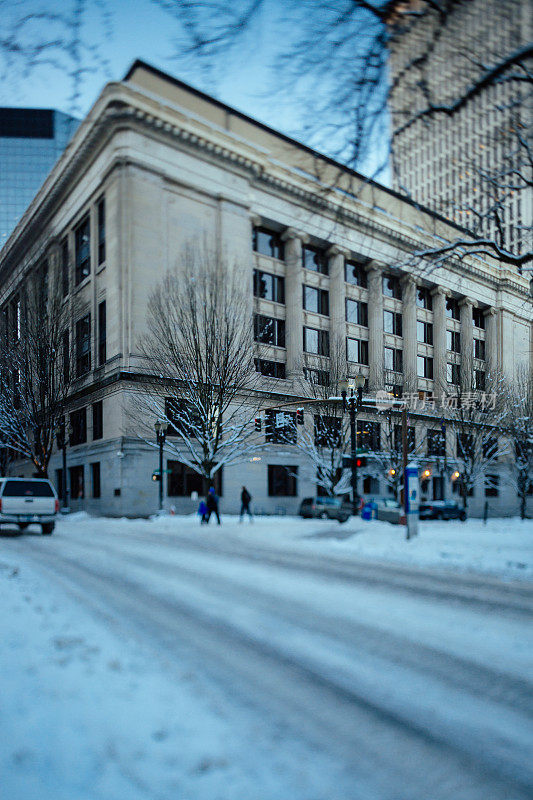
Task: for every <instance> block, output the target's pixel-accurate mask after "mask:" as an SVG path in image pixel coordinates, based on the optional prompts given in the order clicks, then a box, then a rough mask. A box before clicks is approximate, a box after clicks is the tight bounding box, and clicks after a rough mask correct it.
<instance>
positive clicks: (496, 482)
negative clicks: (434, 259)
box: [485, 475, 500, 497]
mask: <svg viewBox="0 0 533 800" xmlns="http://www.w3.org/2000/svg"><path fill="white" fill-rule="evenodd" d="M499 494H500V476H499V475H485V497H498V495H499Z"/></svg>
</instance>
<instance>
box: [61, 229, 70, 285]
mask: <svg viewBox="0 0 533 800" xmlns="http://www.w3.org/2000/svg"><path fill="white" fill-rule="evenodd" d="M68 267H69V264H68V239H67V238H66V237H65V238H64V239H63V241H62V242H61V288H62V293H63V297H66V296H67V295H68V290H69V275H68Z"/></svg>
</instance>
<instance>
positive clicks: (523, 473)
mask: <svg viewBox="0 0 533 800" xmlns="http://www.w3.org/2000/svg"><path fill="white" fill-rule="evenodd" d="M505 402H506V415H505V433H506V436H507V439H508V442H509V446H510V448H511V450H512V454H511V456H512V457H511V469H512V471H513V474H514V479H515V486H516V493H517V496H518V499H519V501H520V517H521V519H524V518H525V516H526V500H527V496H528V494H529V493H530V491H531V489H532V488H533V376H532V375H531V374H530V373H528V372H527V370H525V369H524V370H521V371H519V372H518V374H517V376H516V379H515V381H514V383H512V384H511V385H510V386H507V387H506V389H505Z"/></svg>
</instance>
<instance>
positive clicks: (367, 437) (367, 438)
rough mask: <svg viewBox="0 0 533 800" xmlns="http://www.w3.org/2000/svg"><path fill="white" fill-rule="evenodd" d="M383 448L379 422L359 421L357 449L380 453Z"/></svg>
mask: <svg viewBox="0 0 533 800" xmlns="http://www.w3.org/2000/svg"><path fill="white" fill-rule="evenodd" d="M380 447H381V425H380V424H379V422H368V421H366V420H363V419H358V420H357V448H358V449H359V448H364V449H366V450H374V451H379V449H380Z"/></svg>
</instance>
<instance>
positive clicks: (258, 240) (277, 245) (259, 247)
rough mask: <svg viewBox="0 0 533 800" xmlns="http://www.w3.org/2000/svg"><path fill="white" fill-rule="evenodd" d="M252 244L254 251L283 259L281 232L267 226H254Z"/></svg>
mask: <svg viewBox="0 0 533 800" xmlns="http://www.w3.org/2000/svg"><path fill="white" fill-rule="evenodd" d="M252 246H253V249H254V252H256V253H261V255H264V256H270V257H271V258H277V259H279V260H280V261H282V260H283V241H282V240H281V234H279V233H277V232H276V231H269V230H268V229H267V228H254V231H253V238H252Z"/></svg>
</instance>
